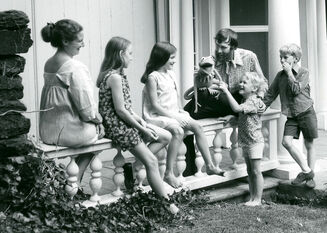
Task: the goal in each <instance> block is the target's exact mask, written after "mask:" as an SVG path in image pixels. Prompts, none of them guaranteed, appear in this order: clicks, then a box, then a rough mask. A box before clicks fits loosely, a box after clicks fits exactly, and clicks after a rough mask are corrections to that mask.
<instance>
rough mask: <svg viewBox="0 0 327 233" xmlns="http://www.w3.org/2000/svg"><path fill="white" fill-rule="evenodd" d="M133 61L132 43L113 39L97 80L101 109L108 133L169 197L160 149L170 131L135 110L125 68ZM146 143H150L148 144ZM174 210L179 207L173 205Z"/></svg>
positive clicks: (158, 189)
mask: <svg viewBox="0 0 327 233" xmlns="http://www.w3.org/2000/svg"><path fill="white" fill-rule="evenodd" d="M131 60H132V45H131V42H130V41H128V40H127V39H124V38H122V37H113V38H112V39H110V40H109V42H108V44H107V46H106V50H105V58H104V60H103V62H102V65H101V70H100V74H99V77H98V80H97V86H98V87H99V88H100V90H99V112H100V114H101V115H102V117H103V126H104V128H105V136H106V137H107V138H109V139H111V140H112V142H113V144H114V145H116V146H118V147H120V148H121V149H122V150H123V151H126V150H129V151H130V152H131V153H132V154H133V155H134V156H135V157H136V158H138V159H139V160H140V161H141V162H142V163H143V164H144V165H145V168H146V172H147V178H148V181H149V184H150V186H151V188H152V190H153V191H154V192H156V193H157V194H158V195H160V196H163V197H164V198H167V199H168V195H167V193H166V191H165V188H164V185H163V181H162V179H161V177H160V174H159V168H158V160H157V158H156V157H155V156H154V153H157V152H159V151H160V150H161V149H162V148H164V147H165V146H166V145H167V144H168V143H169V141H170V139H171V135H170V133H169V132H168V131H166V130H164V129H161V128H159V127H156V126H154V125H150V124H147V123H146V122H145V121H143V119H142V118H141V117H139V116H138V115H137V114H135V112H134V111H133V110H132V103H131V97H130V88H129V84H128V80H127V77H126V75H125V74H124V70H125V69H126V68H127V67H128V65H129V64H130V62H131ZM144 141H145V142H150V144H149V145H148V147H147V146H146V144H145V143H144ZM170 211H171V212H173V213H176V212H178V208H177V207H176V206H175V205H174V204H171V205H170Z"/></svg>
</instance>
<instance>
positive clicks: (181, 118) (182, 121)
mask: <svg viewBox="0 0 327 233" xmlns="http://www.w3.org/2000/svg"><path fill="white" fill-rule="evenodd" d="M174 118H175V119H176V120H177V121H178V123H179V124H180V125H181V127H186V126H187V125H188V123H189V120H190V119H189V117H187V118H185V116H180V115H177V116H175V117H174Z"/></svg>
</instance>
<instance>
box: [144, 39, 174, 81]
mask: <svg viewBox="0 0 327 233" xmlns="http://www.w3.org/2000/svg"><path fill="white" fill-rule="evenodd" d="M176 51H177V49H176V47H175V46H174V45H172V44H171V43H169V42H157V43H156V44H155V45H154V46H153V48H152V50H151V54H150V58H149V61H148V63H147V64H146V68H145V71H144V74H143V75H142V77H141V82H142V83H146V82H147V80H148V76H149V74H151V73H152V72H153V71H155V70H158V69H159V68H160V67H162V66H163V65H165V64H166V62H167V61H168V60H169V58H170V56H171V55H172V54H174V53H176Z"/></svg>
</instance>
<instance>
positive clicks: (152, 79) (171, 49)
mask: <svg viewBox="0 0 327 233" xmlns="http://www.w3.org/2000/svg"><path fill="white" fill-rule="evenodd" d="M175 56H176V48H175V46H173V45H172V44H170V43H169V42H158V43H156V44H155V45H154V47H153V49H152V51H151V54H150V58H149V61H148V63H147V66H146V70H145V72H144V74H143V76H142V78H141V82H142V83H144V84H145V87H144V89H143V118H144V119H145V120H146V121H147V122H149V123H152V124H155V125H157V126H160V127H162V128H164V129H167V130H168V131H169V132H170V133H171V134H172V140H171V143H170V144H169V147H168V151H167V154H168V155H169V157H168V156H167V158H168V159H167V166H166V172H165V176H164V179H165V181H166V182H167V183H169V184H171V185H179V183H178V182H180V181H178V180H177V179H176V178H175V176H174V173H173V167H174V162H175V160H176V156H177V153H178V150H179V148H180V146H181V144H182V142H183V137H184V131H186V130H190V131H192V132H193V133H194V135H195V138H196V143H197V146H198V148H199V150H200V152H201V154H202V156H203V159H204V161H205V164H206V172H207V174H208V175H214V174H215V175H223V174H224V172H223V171H222V170H221V169H218V168H216V166H215V165H214V164H213V162H212V159H211V155H210V151H209V146H208V144H207V139H206V136H205V134H204V132H203V129H202V127H201V126H200V124H199V123H198V122H197V121H195V120H194V119H192V118H191V117H190V115H189V113H188V112H186V111H184V110H183V108H181V106H180V104H179V101H178V100H179V95H178V88H177V83H176V77H175V73H174V71H173V70H172V69H173V65H174V64H175V61H176V60H175Z"/></svg>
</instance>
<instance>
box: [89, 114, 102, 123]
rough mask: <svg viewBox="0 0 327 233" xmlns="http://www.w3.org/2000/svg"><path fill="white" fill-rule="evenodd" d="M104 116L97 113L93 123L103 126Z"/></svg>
mask: <svg viewBox="0 0 327 233" xmlns="http://www.w3.org/2000/svg"><path fill="white" fill-rule="evenodd" d="M102 120H103V119H102V116H101V115H100V113H98V112H97V113H96V114H95V118H94V119H92V120H91V121H92V122H93V123H95V124H101V123H102Z"/></svg>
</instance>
